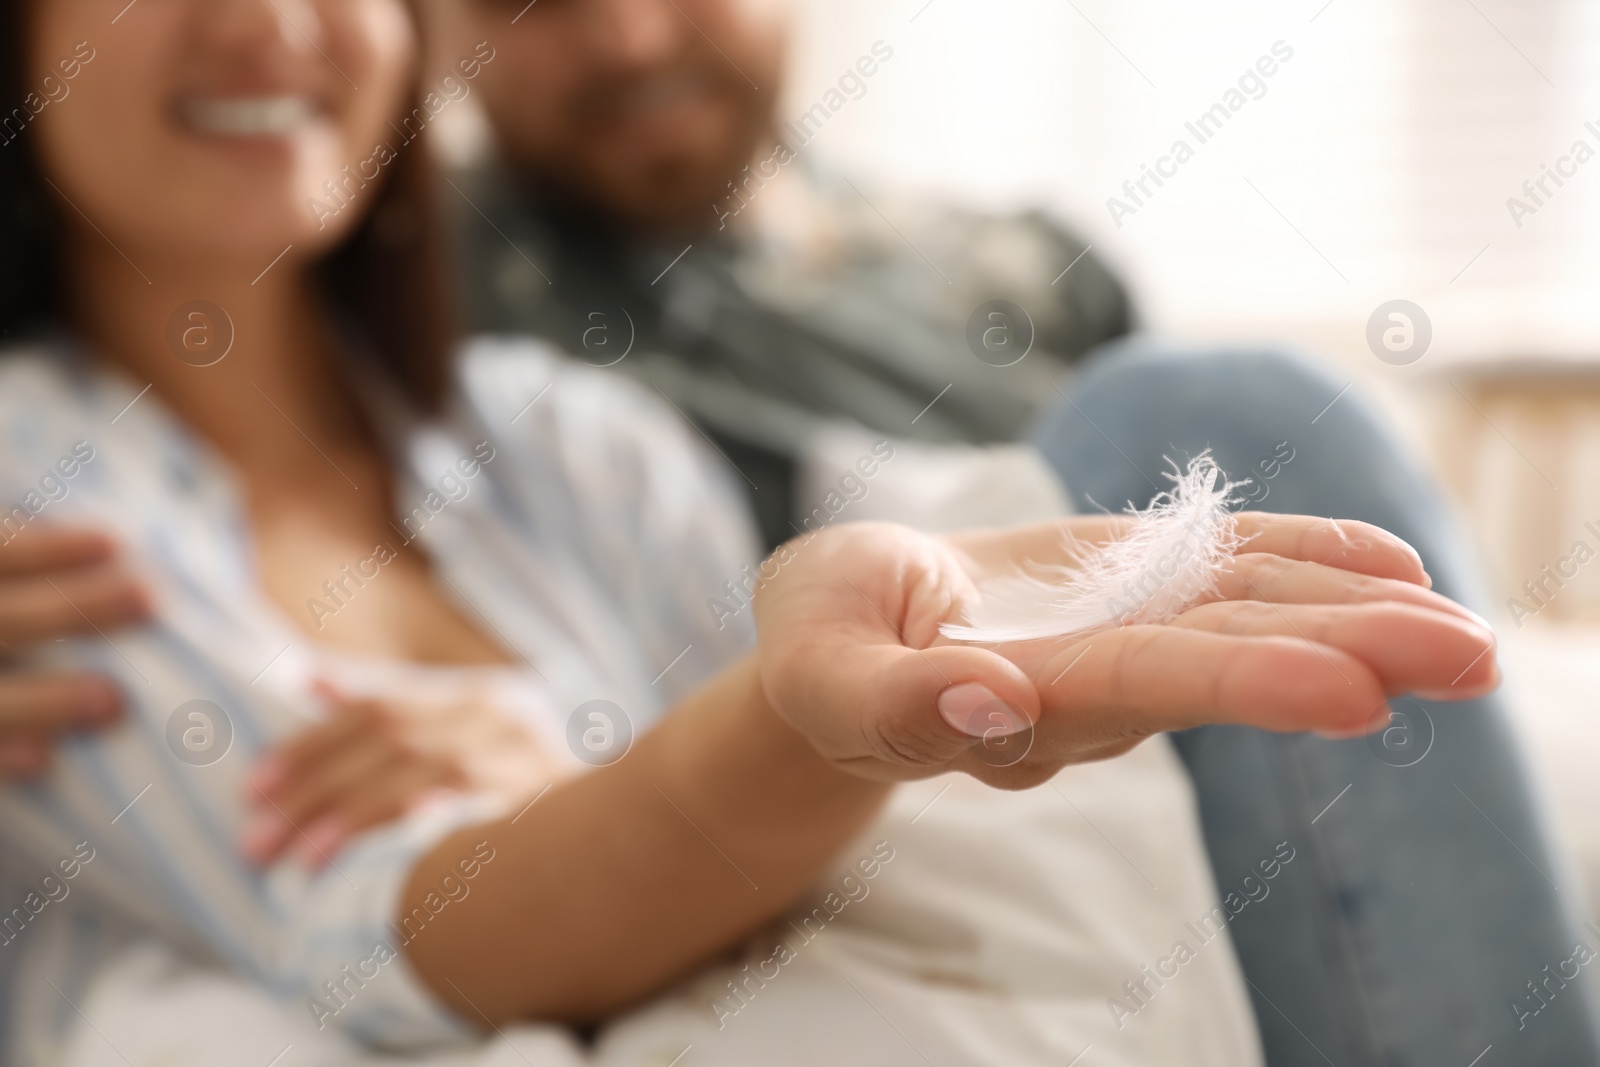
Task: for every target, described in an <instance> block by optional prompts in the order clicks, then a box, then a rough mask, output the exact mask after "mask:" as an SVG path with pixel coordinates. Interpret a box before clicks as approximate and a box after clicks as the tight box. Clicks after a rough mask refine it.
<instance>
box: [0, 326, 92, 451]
mask: <svg viewBox="0 0 1600 1067" xmlns="http://www.w3.org/2000/svg"><path fill="white" fill-rule="evenodd" d="M108 402H109V397H108V395H107V387H106V385H105V383H102V382H98V381H95V380H92V379H91V377H89V376H87V375H85V374H84V373H83V372H82V368H81V367H79V366H77V364H76V363H75V361H74V360H73V358H72V357H71V355H70V354H69V353H67V352H66V351H65V350H63V349H62V348H60V347H59V346H55V345H50V344H43V343H40V344H28V345H8V346H5V347H3V348H0V442H3V445H4V447H0V456H5V457H8V458H9V459H10V460H21V459H22V458H24V457H26V456H29V455H31V454H32V453H33V452H35V451H37V450H38V449H41V448H43V449H46V450H49V449H53V448H57V447H59V445H60V444H61V442H62V441H63V440H68V439H76V438H78V437H81V436H83V434H84V433H86V432H87V431H88V429H89V428H90V427H92V426H94V425H96V424H98V423H106V422H107V420H108V419H109V417H110V416H107V417H106V419H102V418H100V415H101V414H102V412H103V409H104V408H105V406H106V404H107V403H108ZM69 443H70V441H69ZM5 465H6V466H8V467H9V466H10V465H11V464H10V463H9V462H8V463H6V464H5Z"/></svg>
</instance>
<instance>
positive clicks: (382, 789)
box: [240, 689, 558, 867]
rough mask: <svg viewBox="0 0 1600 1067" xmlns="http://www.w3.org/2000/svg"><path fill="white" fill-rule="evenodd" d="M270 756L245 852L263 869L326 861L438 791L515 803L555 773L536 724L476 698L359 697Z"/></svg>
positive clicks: (256, 787)
mask: <svg viewBox="0 0 1600 1067" xmlns="http://www.w3.org/2000/svg"><path fill="white" fill-rule="evenodd" d="M326 695H328V696H329V697H330V698H331V700H332V702H333V710H332V712H331V713H330V714H329V716H328V719H327V721H326V722H323V723H320V724H318V725H316V726H313V727H311V728H309V729H307V730H305V731H304V732H302V733H300V734H298V735H296V736H295V737H293V738H291V739H290V740H289V741H287V742H285V743H284V744H283V745H282V746H280V747H279V748H278V749H277V750H276V751H274V752H272V753H269V754H268V755H267V756H266V757H264V758H263V759H262V761H261V762H260V763H259V764H258V765H257V766H256V768H255V770H254V772H253V773H252V774H251V777H250V783H249V787H248V788H249V794H250V795H249V798H248V799H249V802H250V803H251V805H252V807H253V808H254V816H253V818H252V820H251V822H250V824H249V825H248V826H247V827H246V828H245V832H244V835H243V839H242V841H241V846H240V847H241V849H242V850H243V852H244V854H245V855H246V856H247V857H248V858H249V859H251V860H253V861H254V862H256V863H259V864H262V865H266V864H269V863H272V862H273V861H275V860H277V859H278V858H279V857H281V856H283V855H285V854H287V853H290V852H291V851H293V852H294V853H295V854H296V855H297V857H298V858H299V859H301V860H302V861H303V862H305V863H306V864H307V865H308V866H311V867H320V866H322V865H323V864H325V863H327V862H328V861H329V860H330V859H331V858H332V857H333V855H334V854H335V853H337V852H338V851H339V850H340V849H341V848H342V847H343V846H344V845H345V843H346V842H348V841H349V840H350V839H351V838H353V837H355V836H356V835H357V834H359V833H361V832H362V831H363V830H368V829H370V828H372V827H374V826H379V825H382V824H383V823H386V822H390V821H392V820H394V819H398V818H400V817H401V816H402V815H405V814H406V813H407V812H409V811H411V810H413V809H414V808H416V807H418V806H419V805H421V804H423V803H424V802H426V801H427V800H429V799H430V798H432V797H434V796H436V795H438V794H439V793H441V792H456V793H478V794H485V795H490V796H494V797H498V798H500V799H502V800H504V801H505V802H506V803H508V804H509V803H511V802H513V801H515V800H518V799H520V798H522V797H525V796H533V795H534V794H536V793H537V792H538V791H539V790H540V789H542V788H543V787H544V786H545V785H546V784H547V783H548V782H550V781H553V780H554V779H555V778H556V776H557V774H558V765H557V764H556V763H555V762H554V761H553V760H552V759H551V758H550V757H549V756H548V755H547V754H546V752H545V751H544V749H543V748H542V746H541V745H540V744H539V741H538V739H537V738H536V737H535V735H534V733H533V731H532V729H531V728H529V727H528V726H527V725H526V724H524V723H522V722H521V721H519V720H518V719H516V718H514V717H513V716H511V715H510V714H508V713H507V712H505V711H503V710H501V709H500V708H498V707H495V706H494V705H492V704H490V703H488V702H486V701H485V700H482V699H479V698H476V697H474V696H472V695H469V696H467V697H466V698H465V699H463V700H461V701H459V702H455V703H449V704H440V703H405V702H397V701H380V700H353V699H349V698H346V697H343V696H341V695H339V694H338V693H336V692H334V691H333V690H331V689H329V690H326Z"/></svg>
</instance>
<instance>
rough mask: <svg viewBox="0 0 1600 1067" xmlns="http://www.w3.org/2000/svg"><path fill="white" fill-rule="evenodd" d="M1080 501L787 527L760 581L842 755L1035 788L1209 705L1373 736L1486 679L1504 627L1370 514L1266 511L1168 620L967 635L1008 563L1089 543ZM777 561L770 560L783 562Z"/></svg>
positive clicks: (801, 720)
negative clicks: (1392, 719) (1454, 596)
mask: <svg viewBox="0 0 1600 1067" xmlns="http://www.w3.org/2000/svg"><path fill="white" fill-rule="evenodd" d="M1126 522H1127V520H1125V519H1119V518H1112V517H1105V518H1098V517H1096V518H1082V519H1069V520H1066V521H1064V522H1061V523H1049V524H1045V525H1042V526H1033V527H1027V528H1023V529H1017V530H988V531H979V532H975V533H970V534H963V535H959V536H955V537H949V538H943V537H933V536H928V535H924V534H919V533H917V532H915V531H912V530H909V529H906V528H904V527H899V526H891V525H885V524H867V523H860V524H849V525H844V526H839V527H835V528H832V529H829V530H826V531H824V532H823V533H821V534H819V535H817V536H816V537H815V538H813V539H812V540H810V541H802V540H797V541H793V542H790V543H789V544H788V545H785V546H784V547H782V548H780V549H779V551H778V554H777V556H776V557H775V560H774V561H775V562H777V564H778V570H777V575H776V576H775V577H774V578H772V579H771V580H768V581H767V582H766V583H765V585H764V586H763V588H762V589H761V590H760V592H759V593H758V594H757V596H756V622H757V626H758V629H759V632H760V662H761V672H762V681H763V685H764V688H765V690H766V693H767V696H768V699H769V700H770V701H771V703H772V705H773V707H774V708H775V709H776V710H777V712H778V714H779V715H781V716H782V717H783V718H784V719H785V720H786V721H788V722H789V723H790V724H791V725H792V726H794V727H795V729H797V730H798V731H800V732H801V733H802V734H804V735H805V736H806V737H807V738H809V739H810V741H811V742H812V744H813V745H815V746H816V748H817V750H818V751H819V752H820V753H822V755H823V756H824V757H826V758H828V759H830V760H832V761H834V762H835V763H836V764H838V765H840V766H842V767H845V768H847V769H849V770H851V771H853V772H854V773H857V774H860V775H862V776H865V777H870V778H891V779H893V778H916V777H925V776H928V775H932V774H937V773H939V772H942V771H946V770H962V771H966V772H968V773H971V774H973V775H974V776H976V777H978V778H980V779H982V780H984V781H986V782H989V783H991V784H994V785H999V786H1005V787H1012V788H1020V787H1025V786H1028V785H1032V784H1036V783H1038V782H1040V781H1043V780H1046V779H1048V778H1049V777H1051V776H1052V775H1054V774H1055V772H1056V771H1058V770H1059V769H1060V768H1061V767H1062V766H1063V765H1065V764H1067V763H1074V762H1081V761H1085V760H1092V759H1104V758H1107V757H1110V756H1115V755H1118V754H1120V753H1122V752H1125V751H1127V750H1128V749H1129V748H1131V747H1133V746H1134V745H1135V744H1137V743H1138V742H1139V741H1141V740H1142V739H1144V738H1145V737H1148V736H1149V735H1151V734H1154V733H1158V732H1161V731H1167V730H1182V729H1187V728H1189V727H1192V726H1199V725H1202V724H1205V723H1240V724H1247V725H1253V726H1260V727H1264V728H1266V729H1271V730H1280V731H1301V730H1316V731H1322V732H1324V733H1329V734H1333V735H1335V736H1355V735H1359V734H1362V733H1366V732H1369V731H1371V730H1373V729H1375V728H1377V727H1378V726H1381V725H1383V724H1384V723H1385V722H1387V714H1388V712H1387V705H1386V702H1385V701H1386V698H1387V697H1390V696H1395V695H1398V694H1401V693H1408V692H1412V693H1419V694H1423V695H1425V696H1427V697H1429V698H1431V699H1465V698H1468V697H1474V696H1480V695H1482V694H1484V693H1486V692H1488V691H1490V690H1491V689H1493V688H1494V687H1495V686H1496V685H1497V684H1498V682H1499V671H1498V667H1497V666H1496V663H1495V656H1494V647H1495V642H1494V636H1493V634H1492V633H1491V632H1490V630H1489V628H1488V625H1487V624H1486V623H1485V622H1484V621H1483V620H1482V619H1480V618H1478V617H1477V616H1476V615H1474V614H1472V613H1471V612H1469V611H1467V610H1466V609H1465V608H1462V607H1460V606H1458V605H1456V604H1454V603H1453V602H1451V601H1449V600H1447V599H1445V598H1444V597H1442V596H1439V595H1438V594H1436V593H1433V592H1430V591H1429V589H1428V588H1427V586H1428V584H1429V580H1428V577H1427V575H1426V574H1425V573H1424V572H1423V569H1422V563H1421V561H1420V559H1419V558H1418V557H1417V554H1416V553H1415V552H1414V551H1413V550H1412V549H1411V548H1410V546H1408V545H1406V544H1405V543H1404V542H1403V541H1401V540H1399V539H1398V538H1396V537H1394V536H1393V535H1391V534H1388V533H1386V532H1384V531H1383V530H1380V529H1378V528H1377V527H1374V526H1369V525H1367V524H1365V523H1358V522H1340V523H1338V524H1335V523H1333V522H1332V521H1331V520H1328V519H1313V518H1305V517H1299V516H1278V515H1266V514H1260V513H1245V514H1241V515H1239V516H1238V523H1239V532H1240V533H1241V534H1242V535H1244V536H1245V537H1247V538H1249V541H1248V543H1247V544H1246V545H1244V546H1243V548H1241V549H1240V551H1239V552H1238V554H1237V555H1236V556H1235V557H1234V560H1233V562H1232V564H1231V566H1230V568H1229V570H1228V572H1227V573H1226V574H1224V575H1223V576H1222V578H1221V583H1220V593H1219V596H1218V598H1217V599H1215V600H1213V601H1211V602H1209V603H1204V604H1200V605H1198V606H1196V607H1194V608H1191V609H1190V610H1189V611H1187V612H1185V613H1183V614H1182V615H1181V616H1179V617H1178V618H1177V619H1175V620H1173V621H1172V622H1170V623H1168V624H1166V625H1160V626H1124V627H1121V628H1119V629H1114V630H1108V631H1103V632H1100V633H1095V634H1091V635H1087V636H1071V637H1062V638H1056V639H1051V640H1045V641H1031V642H1026V643H1017V644H1010V645H993V646H976V645H963V644H956V643H953V642H950V641H948V640H946V639H944V638H942V637H941V636H939V626H940V625H941V624H942V623H945V622H951V621H959V620H960V619H961V615H962V610H963V606H964V605H966V604H968V603H971V602H972V601H973V600H974V599H975V598H976V596H977V590H978V585H979V583H981V582H982V581H983V580H984V579H986V578H988V577H994V576H1000V575H1003V574H1008V573H1015V572H1016V569H1017V568H1018V567H1019V566H1020V565H1023V564H1026V563H1029V562H1038V563H1047V564H1070V562H1071V559H1070V557H1069V555H1068V552H1067V550H1066V548H1065V537H1064V535H1065V534H1068V533H1070V534H1071V535H1072V536H1073V537H1074V538H1076V539H1077V540H1078V541H1079V542H1088V543H1103V542H1105V541H1108V540H1112V539H1115V538H1116V537H1117V536H1118V533H1119V531H1120V530H1122V529H1124V528H1125V524H1126ZM769 566H770V565H769Z"/></svg>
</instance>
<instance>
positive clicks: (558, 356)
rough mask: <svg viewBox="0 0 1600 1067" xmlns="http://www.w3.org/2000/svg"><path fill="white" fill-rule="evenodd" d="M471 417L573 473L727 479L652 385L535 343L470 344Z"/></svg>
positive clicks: (462, 374) (464, 384)
mask: <svg viewBox="0 0 1600 1067" xmlns="http://www.w3.org/2000/svg"><path fill="white" fill-rule="evenodd" d="M457 376H458V387H459V395H460V398H461V400H462V402H463V403H464V404H465V407H466V409H467V411H466V412H465V414H466V415H467V417H468V418H469V419H471V420H473V421H475V422H477V423H478V424H479V425H480V426H481V427H482V428H483V429H484V430H485V431H486V432H487V433H489V434H490V435H491V436H492V437H493V438H495V439H497V440H503V441H505V442H506V443H507V444H508V445H511V446H512V447H513V448H516V449H517V450H518V451H524V450H532V451H535V452H537V453H538V454H539V455H538V459H539V461H540V462H542V463H558V464H560V465H561V466H562V467H563V468H564V469H566V470H567V471H568V472H569V473H570V475H571V476H572V477H578V478H587V477H591V476H595V475H608V476H609V477H610V478H611V479H617V478H622V477H625V476H627V475H630V474H631V475H634V476H637V477H641V478H646V479H648V480H651V481H655V480H657V479H661V478H666V479H677V480H682V481H703V480H705V479H706V478H708V477H709V478H711V479H712V480H715V481H721V480H722V479H723V477H724V472H723V471H721V469H720V468H721V464H720V463H719V462H718V461H717V457H716V455H715V453H714V452H712V451H711V449H710V448H709V446H708V445H707V444H706V443H705V441H704V440H703V439H702V438H700V437H699V436H698V435H697V434H696V433H695V431H694V430H693V428H692V427H691V426H690V425H689V424H688V423H687V422H686V421H685V420H684V419H683V418H682V417H681V416H680V414H679V413H678V412H676V411H674V410H673V408H672V407H671V406H670V405H669V403H668V402H667V401H666V400H665V399H663V398H662V397H661V396H658V395H656V393H654V392H653V391H651V390H650V389H649V388H647V387H646V386H644V385H642V384H640V383H639V382H638V381H635V380H634V379H632V378H630V377H628V376H626V375H624V374H621V373H618V372H617V371H615V370H609V369H602V368H599V367H594V366H591V365H589V364H586V363H583V362H581V361H579V360H576V359H573V358H572V357H570V356H567V355H565V354H564V353H562V352H560V351H559V350H557V349H556V348H554V347H552V346H550V345H549V344H546V343H545V342H543V341H539V340H536V339H533V338H528V337H510V336H485V337H477V338H474V339H472V340H471V341H469V342H468V343H467V344H466V345H465V346H464V347H463V348H462V351H461V355H460V360H459V364H458V372H457Z"/></svg>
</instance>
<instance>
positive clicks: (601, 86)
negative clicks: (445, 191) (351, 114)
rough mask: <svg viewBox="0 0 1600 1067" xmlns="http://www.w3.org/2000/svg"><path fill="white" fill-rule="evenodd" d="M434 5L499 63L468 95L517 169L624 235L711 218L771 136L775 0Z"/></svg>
mask: <svg viewBox="0 0 1600 1067" xmlns="http://www.w3.org/2000/svg"><path fill="white" fill-rule="evenodd" d="M441 3H442V7H443V8H444V9H445V14H446V15H447V16H448V17H449V18H451V19H452V20H453V21H454V22H455V27H454V32H453V33H452V34H450V36H452V37H454V38H455V39H456V40H458V41H465V40H466V37H464V36H462V35H463V34H466V35H470V37H471V40H472V41H473V42H476V41H478V40H486V41H488V42H489V43H490V44H492V45H493V46H494V47H495V49H496V51H497V53H498V55H497V56H496V57H495V60H494V62H492V63H490V64H487V65H485V66H484V68H483V73H482V75H481V77H480V78H479V85H478V87H479V88H480V89H481V91H482V92H483V99H484V101H485V104H486V106H487V107H488V109H489V116H490V120H491V122H492V123H493V125H494V127H495V130H496V133H497V134H498V136H499V140H500V144H501V147H502V149H503V150H504V151H505V153H506V155H507V156H508V157H509V158H510V160H511V162H512V163H513V165H515V166H517V167H518V168H520V169H521V170H522V171H523V172H524V173H526V174H528V175H530V176H531V177H533V178H535V179H537V180H539V181H542V182H545V183H547V184H550V185H553V186H556V187H558V188H561V189H564V190H566V191H568V192H571V193H574V194H576V195H578V196H580V197H581V198H583V199H584V200H586V201H588V202H590V203H592V204H594V205H595V206H597V207H599V208H601V209H602V210H604V211H606V212H607V213H609V214H611V215H613V216H615V217H617V218H618V219H620V220H621V221H623V222H625V223H628V224H630V225H633V226H637V227H641V228H646V229H651V230H667V229H682V228H699V227H702V226H705V225H707V224H709V223H711V222H713V221H714V220H715V215H714V213H713V209H712V204H713V203H714V202H716V201H719V200H720V199H721V198H722V197H723V196H724V195H726V191H727V182H728V181H729V180H730V179H731V178H734V177H735V176H737V175H738V174H739V173H740V171H741V170H742V169H743V167H744V165H745V164H746V163H748V162H749V161H750V159H751V158H752V156H753V154H754V153H755V150H756V148H757V147H758V145H759V144H760V142H761V140H762V139H763V137H764V136H766V134H767V133H768V130H769V127H770V120H771V117H772V114H773V110H774V108H775V107H776V104H777V98H778V93H779V89H780V84H779V83H780V81H781V75H782V67H783V62H782V60H783V49H784V43H785V42H784V38H785V32H786V29H787V24H786V19H785V15H786V10H785V9H786V8H787V3H785V2H784V0H536V2H535V3H533V4H531V5H528V6H526V7H524V5H527V0H441ZM519 12H520V14H519ZM513 19H515V22H514V23H513V21H512V20H513Z"/></svg>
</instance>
